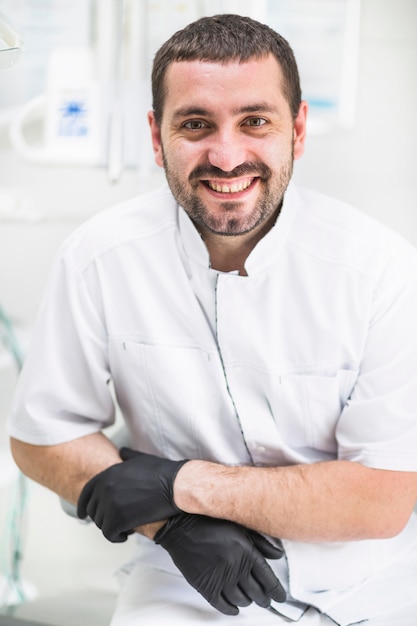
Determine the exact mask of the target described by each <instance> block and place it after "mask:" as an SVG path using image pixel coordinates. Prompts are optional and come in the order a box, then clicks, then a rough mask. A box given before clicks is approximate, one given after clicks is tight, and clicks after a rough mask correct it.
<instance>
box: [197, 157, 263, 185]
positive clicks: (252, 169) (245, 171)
mask: <svg viewBox="0 0 417 626" xmlns="http://www.w3.org/2000/svg"><path fill="white" fill-rule="evenodd" d="M271 175H272V172H271V170H270V168H269V167H268V166H267V165H265V163H261V162H253V163H250V162H249V163H242V164H241V165H238V166H237V167H235V168H234V169H233V170H231V171H230V172H224V171H223V170H222V169H220V168H219V167H215V166H214V165H210V164H209V163H207V164H205V165H198V166H197V167H196V168H195V169H193V171H192V172H191V174H190V176H189V180H190V182H192V181H195V180H201V179H202V178H221V179H223V180H224V179H228V178H229V179H231V178H238V177H239V176H258V177H259V178H263V179H267V178H270V176H271Z"/></svg>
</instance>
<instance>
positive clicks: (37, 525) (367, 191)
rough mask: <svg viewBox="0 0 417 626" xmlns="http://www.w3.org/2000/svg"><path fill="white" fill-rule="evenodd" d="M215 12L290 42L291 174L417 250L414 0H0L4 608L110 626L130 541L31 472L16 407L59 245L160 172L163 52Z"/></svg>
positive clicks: (0, 565) (0, 596)
mask: <svg viewBox="0 0 417 626" xmlns="http://www.w3.org/2000/svg"><path fill="white" fill-rule="evenodd" d="M221 12H236V13H240V14H243V15H250V16H252V17H255V18H257V19H260V20H261V21H265V22H267V23H268V24H270V25H271V26H272V27H274V28H275V29H276V30H278V31H279V32H281V34H283V35H284V36H285V37H287V39H289V41H290V42H291V44H292V46H293V48H294V51H295V53H296V56H297V59H298V62H299V67H300V73H301V79H302V86H303V95H304V98H305V99H307V100H308V101H309V104H310V111H311V113H310V121H309V126H308V129H309V137H308V141H307V149H306V154H305V156H304V157H303V159H302V160H301V161H299V162H297V164H296V170H295V179H296V181H297V182H298V183H299V184H302V185H305V186H308V187H311V188H315V189H318V190H321V191H323V192H325V193H328V194H331V195H333V196H336V197H338V198H341V199H342V200H345V201H347V202H350V203H352V204H354V205H356V206H357V207H358V208H360V209H362V210H363V211H364V212H365V213H368V214H369V215H371V216H373V217H375V218H377V219H379V220H381V221H382V222H384V223H386V224H387V225H389V226H390V227H392V228H394V229H395V230H397V231H399V232H400V233H402V234H403V235H404V236H405V237H406V238H407V239H409V240H410V241H411V243H413V244H415V245H417V216H416V214H417V211H416V209H417V206H416V197H417V171H416V169H417V168H416V156H415V155H416V148H415V146H416V143H417V114H416V112H417V2H416V1H415V0H269V1H268V0H239V1H237V0H224V1H222V0H206V1H205V0H201V1H200V0H182V1H180V0H178V1H177V0H0V24H2V26H0V619H1V614H10V615H11V614H14V615H15V616H17V617H19V616H20V618H31V619H33V620H39V621H42V622H45V623H48V624H51V625H54V626H73V625H74V624H75V623H77V624H81V625H82V626H95V625H97V626H100V625H105V624H107V623H108V619H109V615H110V614H111V611H112V607H113V604H114V600H115V592H116V585H117V583H116V577H115V575H114V572H115V571H116V570H117V568H118V567H119V566H120V565H121V564H122V563H123V562H124V560H125V559H126V558H127V556H128V553H129V551H130V544H129V542H127V544H123V545H118V544H115V545H113V544H109V543H108V542H106V541H105V540H104V539H103V538H102V537H101V534H100V533H99V532H98V531H97V530H96V529H95V528H93V527H91V526H86V525H84V524H82V523H81V522H79V521H77V520H75V519H73V518H71V517H69V516H67V515H66V514H65V513H64V512H63V511H62V509H61V506H60V503H59V500H58V498H57V497H56V496H55V495H54V494H52V493H50V492H48V491H47V490H45V489H43V488H42V487H39V486H38V485H35V484H33V483H31V482H30V481H27V480H25V479H23V478H22V476H20V474H19V472H18V471H17V470H16V468H15V467H14V465H13V462H12V461H11V458H10V456H9V453H8V441H7V435H6V431H5V422H6V416H7V413H8V410H9V407H10V403H11V399H12V395H13V391H14V388H15V384H16V379H17V375H18V371H19V369H20V367H21V363H22V361H23V360H24V354H25V350H26V348H27V346H28V343H29V341H30V335H31V330H32V328H33V323H34V319H35V316H36V312H37V308H38V305H39V302H40V298H41V294H42V292H43V289H44V286H45V282H46V279H47V275H48V271H49V268H50V265H51V261H52V258H53V256H54V253H55V251H56V249H57V247H58V245H59V244H60V243H61V241H62V240H63V238H64V237H65V236H66V235H67V234H69V233H70V232H71V231H72V230H73V229H74V228H76V227H77V225H78V224H80V223H81V222H82V221H84V220H86V219H87V218H88V217H89V216H91V215H93V214H95V213H97V212H98V211H100V210H102V209H104V208H105V207H107V206H109V205H111V204H113V203H115V202H118V201H120V200H124V199H126V198H128V197H131V196H133V195H136V194H138V193H140V192H141V191H144V190H147V189H150V188H152V187H154V186H156V185H158V184H159V183H160V182H161V181H162V179H163V172H162V171H160V170H158V169H157V168H156V166H154V164H153V156H152V151H151V147H150V140H149V137H148V129H147V122H146V111H147V110H148V108H150V90H149V77H150V67H151V63H152V58H153V54H154V52H155V50H156V49H157V47H158V46H159V45H160V44H161V43H162V42H163V41H164V40H165V39H166V38H167V37H168V36H169V35H170V34H172V33H173V32H174V31H175V30H177V29H179V28H181V27H182V26H183V25H185V24H186V23H188V22H189V21H192V20H194V19H195V18H197V17H199V16H202V15H211V14H215V13H221ZM5 16H6V17H7V18H8V19H9V20H10V21H11V22H12V28H11V29H10V28H9V26H10V25H9V22H7V21H6V20H5V19H4V18H5ZM6 24H7V26H6ZM13 26H14V29H13ZM21 40H23V44H22V41H21ZM23 46H24V49H23ZM6 48H13V51H12V52H9V53H8V54H5V52H4V50H5V49H6ZM22 51H23V54H22V57H21V59H20V60H19V61H18V62H16V63H14V61H16V60H17V58H18V57H19V56H20V54H21V52H22ZM7 60H8V61H7ZM8 65H10V66H8Z"/></svg>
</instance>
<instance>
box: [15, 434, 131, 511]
mask: <svg viewBox="0 0 417 626" xmlns="http://www.w3.org/2000/svg"><path fill="white" fill-rule="evenodd" d="M11 449H12V453H13V457H14V459H15V461H16V463H17V465H18V467H19V468H20V469H21V470H22V472H23V473H24V474H26V475H27V476H28V477H29V478H32V479H33V480H34V481H36V482H38V483H40V484H41V485H44V487H47V488H48V489H51V490H52V491H54V492H55V493H57V494H58V495H60V496H61V497H63V498H64V499H65V500H67V501H68V502H72V503H73V504H75V503H76V502H77V500H78V497H79V495H80V492H81V490H82V488H83V487H84V485H85V483H86V482H87V481H88V480H90V478H92V477H93V476H94V475H95V474H98V472H101V471H102V470H104V469H105V468H106V467H109V466H110V465H114V464H115V463H121V459H120V456H119V452H118V449H117V448H116V447H115V446H114V445H113V443H112V442H111V441H110V440H109V439H108V438H107V437H106V436H105V435H103V434H102V433H94V434H92V435H87V436H86V437H81V438H79V439H75V440H73V441H68V442H66V443H62V444H59V445H53V446H35V445H31V444H27V443H24V442H22V441H18V440H16V439H12V440H11Z"/></svg>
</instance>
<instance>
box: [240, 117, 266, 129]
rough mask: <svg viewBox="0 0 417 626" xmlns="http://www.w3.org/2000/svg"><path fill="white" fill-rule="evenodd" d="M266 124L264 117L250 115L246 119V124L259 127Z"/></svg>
mask: <svg viewBox="0 0 417 626" xmlns="http://www.w3.org/2000/svg"><path fill="white" fill-rule="evenodd" d="M264 124H266V120H265V119H264V118H263V117H250V118H249V119H247V120H246V121H245V125H246V126H254V127H258V126H263V125H264Z"/></svg>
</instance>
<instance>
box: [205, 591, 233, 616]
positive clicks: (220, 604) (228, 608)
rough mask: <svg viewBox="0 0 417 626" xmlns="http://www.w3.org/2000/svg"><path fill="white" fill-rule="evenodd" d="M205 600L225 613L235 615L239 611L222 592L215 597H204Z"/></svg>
mask: <svg viewBox="0 0 417 626" xmlns="http://www.w3.org/2000/svg"><path fill="white" fill-rule="evenodd" d="M206 600H207V601H208V602H209V603H210V604H211V606H213V607H214V608H215V609H217V610H218V611H220V613H224V614H225V615H237V614H238V613H239V609H238V608H237V606H234V605H233V604H231V603H230V602H229V601H228V600H227V598H225V597H224V596H223V595H222V594H220V595H219V596H218V597H217V598H215V599H213V598H206Z"/></svg>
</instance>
